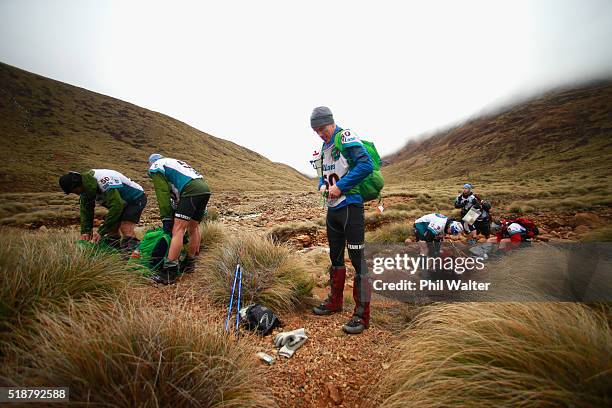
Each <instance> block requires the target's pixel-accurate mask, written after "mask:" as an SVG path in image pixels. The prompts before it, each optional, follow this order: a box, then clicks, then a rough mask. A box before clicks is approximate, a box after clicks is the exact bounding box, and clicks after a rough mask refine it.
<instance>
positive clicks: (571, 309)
mask: <svg viewBox="0 0 612 408" xmlns="http://www.w3.org/2000/svg"><path fill="white" fill-rule="evenodd" d="M392 356H393V358H392V362H391V367H390V369H389V370H387V371H385V374H384V377H383V379H382V381H381V386H382V387H383V388H382V390H383V391H382V393H383V395H384V397H385V401H384V403H383V406H384V407H405V406H418V407H440V406H462V407H548V406H550V407H557V406H573V407H603V406H609V405H610V403H611V402H612V401H611V398H612V396H611V395H610V389H611V387H612V377H611V375H610V368H611V367H612V332H611V330H610V326H609V324H608V322H607V321H606V319H605V317H604V316H603V315H601V314H599V313H597V312H594V311H593V310H592V309H589V308H588V307H587V306H584V305H581V304H575V303H526V304H518V303H487V304H482V303H456V304H447V305H435V306H431V307H427V308H425V309H424V312H423V313H421V314H420V315H419V316H417V318H416V319H415V321H414V322H413V323H412V324H411V325H410V326H409V327H408V329H406V331H405V333H404V335H403V340H402V341H401V342H400V344H399V345H398V346H397V348H396V349H395V350H394V351H393V354H392Z"/></svg>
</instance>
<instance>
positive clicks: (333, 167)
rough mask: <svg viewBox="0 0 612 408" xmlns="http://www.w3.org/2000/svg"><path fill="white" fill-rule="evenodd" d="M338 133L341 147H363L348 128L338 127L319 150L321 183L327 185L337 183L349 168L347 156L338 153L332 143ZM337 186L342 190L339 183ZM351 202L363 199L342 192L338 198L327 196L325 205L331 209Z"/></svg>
mask: <svg viewBox="0 0 612 408" xmlns="http://www.w3.org/2000/svg"><path fill="white" fill-rule="evenodd" d="M338 133H340V137H341V143H342V147H343V149H348V148H351V147H361V148H363V144H362V143H361V140H360V139H359V137H358V136H357V135H356V134H355V133H354V132H353V131H351V130H349V129H339V130H338V132H336V133H335V134H334V136H333V137H332V139H331V140H330V142H329V143H325V144H324V145H323V148H322V151H321V156H322V161H321V167H322V173H323V177H322V180H321V183H322V184H328V185H329V187H331V186H333V185H336V184H338V182H339V181H340V180H341V179H342V178H343V177H344V176H346V175H347V174H348V173H349V171H350V170H351V169H350V166H349V162H348V160H347V158H346V157H344V156H343V155H342V154H341V153H340V151H339V150H338V149H337V148H336V146H335V144H334V140H335V138H336V136H337V135H338ZM345 151H346V150H345ZM338 187H339V188H340V189H341V190H342V187H341V186H340V185H339V186H338ZM353 203H363V199H362V198H361V197H360V196H359V194H345V193H343V194H342V195H341V196H340V197H338V198H334V199H330V198H327V200H326V205H327V207H328V208H332V209H333V208H340V207H343V206H345V205H346V204H353Z"/></svg>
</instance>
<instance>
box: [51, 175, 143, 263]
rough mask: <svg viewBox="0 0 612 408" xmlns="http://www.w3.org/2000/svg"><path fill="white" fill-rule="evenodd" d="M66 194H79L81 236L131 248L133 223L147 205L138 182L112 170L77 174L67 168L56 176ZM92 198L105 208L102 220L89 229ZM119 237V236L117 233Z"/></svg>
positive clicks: (130, 249) (91, 218) (88, 239)
mask: <svg viewBox="0 0 612 408" xmlns="http://www.w3.org/2000/svg"><path fill="white" fill-rule="evenodd" d="M59 184H60V187H61V188H62V190H64V192H65V193H66V194H70V193H73V194H79V195H80V196H81V199H80V206H81V239H82V240H86V241H92V242H98V241H100V240H101V239H104V240H105V241H106V243H107V244H108V245H110V246H111V247H114V248H117V249H121V250H122V251H125V252H129V251H132V250H133V249H134V248H135V247H136V246H137V245H138V243H139V241H138V239H137V238H136V236H135V234H134V227H135V226H136V224H138V222H139V221H140V216H141V215H142V210H144V208H145V206H146V205H147V196H146V194H145V192H144V190H143V189H142V187H141V186H140V185H139V184H138V183H135V182H133V181H132V180H130V179H129V178H127V177H125V176H124V175H123V174H121V173H119V172H118V171H115V170H107V169H93V170H90V171H88V172H86V173H83V174H80V173H77V172H74V171H71V172H69V173H67V174H64V175H63V176H61V177H60V179H59ZM96 202H98V203H100V204H101V205H102V206H104V207H106V208H108V214H107V215H106V217H105V218H104V222H103V223H102V225H101V226H100V227H99V228H98V231H97V232H94V231H93V221H94V209H95V206H96ZM120 234H121V235H122V236H123V240H121V235H120Z"/></svg>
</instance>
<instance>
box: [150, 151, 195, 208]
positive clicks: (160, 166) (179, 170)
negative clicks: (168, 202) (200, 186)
mask: <svg viewBox="0 0 612 408" xmlns="http://www.w3.org/2000/svg"><path fill="white" fill-rule="evenodd" d="M155 173H159V174H162V175H163V176H164V178H165V179H166V181H167V182H168V184H169V185H170V188H171V189H172V196H173V198H174V199H175V200H178V199H179V197H180V196H181V192H182V191H183V189H184V188H185V185H187V183H189V182H190V181H191V180H195V179H201V178H203V177H202V175H201V174H200V173H198V172H197V171H196V170H195V169H194V168H193V167H191V166H190V165H188V164H187V163H185V162H184V161H181V160H176V159H171V158H168V157H164V158H162V159H159V160H156V161H155V163H153V164H152V165H151V167H150V168H149V175H153V174H155Z"/></svg>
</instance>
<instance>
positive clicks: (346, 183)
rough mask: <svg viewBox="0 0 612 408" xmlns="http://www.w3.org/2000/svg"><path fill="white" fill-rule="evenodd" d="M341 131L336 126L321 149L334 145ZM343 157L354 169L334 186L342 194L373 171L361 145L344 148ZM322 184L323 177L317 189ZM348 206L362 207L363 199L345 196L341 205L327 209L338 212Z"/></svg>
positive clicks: (353, 195) (366, 152) (370, 161)
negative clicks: (331, 135) (345, 157)
mask: <svg viewBox="0 0 612 408" xmlns="http://www.w3.org/2000/svg"><path fill="white" fill-rule="evenodd" d="M342 130H343V129H342V128H341V127H340V126H338V125H336V129H335V130H334V136H333V137H332V138H331V140H330V141H329V143H325V144H324V146H323V148H324V149H325V148H328V147H329V146H330V145H332V144H333V143H334V139H335V137H336V135H337V134H338V132H341V131H342ZM344 152H345V155H346V156H348V157H347V159H349V160H351V161H352V162H353V163H355V165H354V167H353V168H352V169H350V170H349V172H348V173H347V174H345V175H344V177H342V178H341V179H340V180H339V181H338V182H337V183H336V186H338V188H339V189H340V191H342V192H343V193H344V192H346V191H349V190H351V189H352V188H353V187H355V186H356V185H357V184H359V183H361V182H362V181H363V180H364V179H365V178H366V177H368V176H369V175H370V173H372V171H374V164H373V163H372V159H371V158H370V155H369V154H368V151H367V150H366V149H365V147H363V145H362V144H361V143H355V144H349V145H346V146H345V151H344ZM323 184H324V182H323V177H321V178H320V179H319V188H321V186H322V185H323ZM349 204H361V205H363V198H362V197H361V195H360V194H346V200H344V201H343V202H342V203H340V204H338V205H337V206H336V207H331V208H329V209H330V210H338V209H340V208H343V207H346V206H347V205H349Z"/></svg>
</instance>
